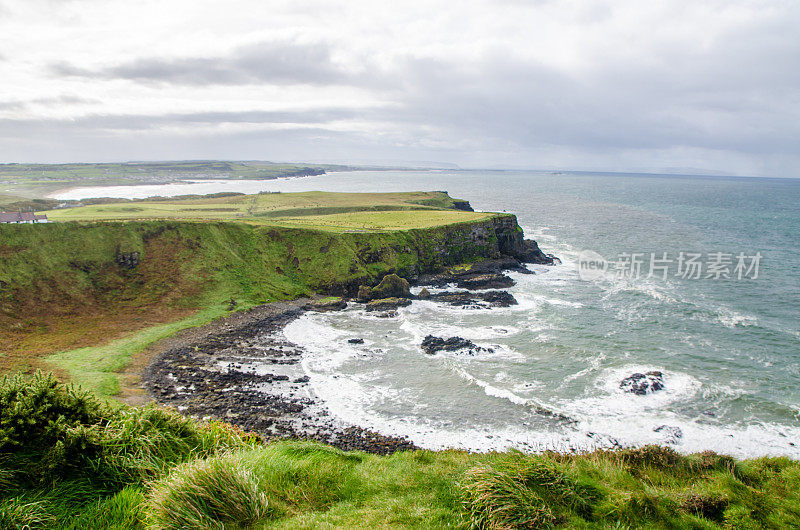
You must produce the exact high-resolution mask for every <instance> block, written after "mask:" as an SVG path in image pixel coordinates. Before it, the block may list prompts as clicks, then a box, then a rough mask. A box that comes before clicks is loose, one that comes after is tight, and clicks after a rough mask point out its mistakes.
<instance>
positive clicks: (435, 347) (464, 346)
mask: <svg viewBox="0 0 800 530" xmlns="http://www.w3.org/2000/svg"><path fill="white" fill-rule="evenodd" d="M421 346H422V351H424V352H425V353H427V354H428V355H433V354H435V353H436V352H438V351H459V350H467V351H468V352H469V353H470V354H474V353H475V352H481V351H483V352H490V353H491V352H492V351H493V350H492V349H491V348H484V347H482V346H476V345H475V343H474V342H472V341H471V340H468V339H464V338H461V337H450V338H448V339H443V338H441V337H435V336H433V335H428V336H426V337H425V338H424V339H423V340H422V345H421Z"/></svg>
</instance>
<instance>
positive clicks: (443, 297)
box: [419, 291, 518, 307]
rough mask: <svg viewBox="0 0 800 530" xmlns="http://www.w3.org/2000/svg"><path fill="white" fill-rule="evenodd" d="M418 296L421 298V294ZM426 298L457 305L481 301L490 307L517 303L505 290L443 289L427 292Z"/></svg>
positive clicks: (461, 305)
mask: <svg viewBox="0 0 800 530" xmlns="http://www.w3.org/2000/svg"><path fill="white" fill-rule="evenodd" d="M419 298H420V299H423V298H422V296H420V297H419ZM426 299H427V300H431V301H433V302H443V303H446V304H450V305H452V306H458V307H467V306H474V305H480V303H481V302H483V303H485V304H488V305H489V306H491V307H509V306H512V305H517V303H518V302H517V300H516V299H515V298H514V296H513V295H512V294H511V293H509V292H507V291H484V292H481V293H472V292H470V291H443V292H441V293H436V294H428V297H427V298H426Z"/></svg>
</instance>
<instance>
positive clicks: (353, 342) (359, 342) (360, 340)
mask: <svg viewBox="0 0 800 530" xmlns="http://www.w3.org/2000/svg"><path fill="white" fill-rule="evenodd" d="M347 342H348V343H350V344H364V339H360V338H359V339H348V340H347Z"/></svg>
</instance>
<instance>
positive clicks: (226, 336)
mask: <svg viewBox="0 0 800 530" xmlns="http://www.w3.org/2000/svg"><path fill="white" fill-rule="evenodd" d="M537 250H538V247H537ZM539 261H540V262H542V261H543V262H544V263H548V264H551V263H553V259H552V257H550V256H547V255H544V254H543V258H539ZM506 270H515V271H524V272H527V273H531V271H529V270H528V269H527V268H526V266H525V265H524V263H523V262H521V261H519V260H518V259H516V258H511V257H503V258H501V259H493V260H485V261H483V262H479V263H476V264H474V265H473V266H472V267H469V268H464V269H460V270H448V271H445V272H441V273H438V274H426V275H423V276H420V277H418V278H416V279H415V282H414V283H415V285H416V286H417V287H422V290H421V292H420V294H418V295H413V294H411V290H410V287H411V285H410V283H409V282H408V281H407V280H405V279H403V278H400V277H399V276H397V275H394V274H389V275H386V276H385V277H384V278H383V279H382V281H381V282H380V283H378V285H376V286H373V287H369V286H361V288H360V289H359V293H358V296H357V297H356V298H355V299H353V300H351V301H350V303H356V304H359V303H361V304H364V307H365V309H366V310H367V311H376V312H378V315H377V316H380V317H382V318H392V317H395V316H396V312H395V310H396V309H397V308H398V307H403V306H406V305H408V304H410V303H411V301H412V299H425V300H431V301H435V302H438V303H442V304H448V305H453V306H459V307H465V308H470V307H472V308H476V309H481V308H490V307H508V306H509V305H512V304H516V303H517V302H516V300H515V299H514V297H513V296H512V295H511V294H510V293H508V292H507V291H501V290H497V288H499V287H508V286H510V285H512V284H513V281H512V280H511V278H509V277H508V276H507V275H505V274H504V271H506ZM446 286H456V290H441V289H436V288H437V287H439V288H442V287H446ZM428 287H430V288H431V289H433V290H436V291H437V292H436V293H435V294H430V293H429V292H428V289H427V288H428ZM467 288H469V289H478V290H477V291H471V290H467ZM347 305H348V302H347V301H345V300H343V299H339V298H336V299H324V298H318V299H308V298H304V299H298V300H294V301H290V302H275V303H271V304H266V305H262V306H258V307H254V308H252V309H250V310H247V311H242V312H237V313H234V314H232V315H230V316H229V317H226V318H223V319H220V320H217V321H214V322H212V323H210V324H208V325H206V326H203V327H201V328H196V329H194V330H191V331H189V332H186V333H183V334H180V335H179V336H176V337H173V338H171V339H169V340H168V341H167V342H166V344H165V345H164V347H162V348H160V351H158V353H156V355H155V356H154V358H153V359H152V361H151V362H150V364H149V365H148V366H147V367H146V368H145V370H144V371H143V374H142V384H143V386H144V388H145V389H146V391H147V392H148V394H149V395H150V396H152V398H153V399H154V400H155V401H157V402H158V403H160V404H163V405H166V406H169V407H174V408H175V409H177V410H178V411H180V412H181V413H183V414H185V415H189V416H192V417H195V418H198V419H218V420H223V421H226V422H229V423H231V424H233V425H236V426H238V427H240V428H242V429H244V430H247V431H252V432H255V433H258V434H259V435H261V436H262V437H264V438H265V439H269V440H271V439H285V438H288V439H308V440H316V441H320V442H324V443H327V444H330V445H333V446H335V447H338V448H340V449H344V450H362V451H367V452H371V453H376V454H391V453H393V452H395V451H398V450H408V449H414V448H416V446H415V445H414V444H413V443H412V442H411V441H410V440H408V439H406V438H402V437H393V436H384V435H382V434H379V433H376V432H373V431H370V430H368V429H364V428H362V427H360V426H358V425H350V424H347V423H346V422H343V421H341V420H340V419H338V418H336V417H335V416H334V415H333V414H331V412H330V410H329V409H328V408H327V407H326V405H325V403H324V401H323V400H321V399H320V398H319V397H318V396H316V395H315V393H314V391H313V389H312V386H311V384H310V378H309V376H308V375H307V374H306V373H305V372H304V370H303V368H302V365H301V361H302V358H303V350H302V349H301V348H300V347H298V346H297V345H296V344H293V343H291V342H290V341H288V340H287V339H286V337H285V336H284V335H283V328H284V327H285V326H286V325H287V324H289V323H290V322H292V321H293V320H295V319H297V318H298V317H300V316H301V315H302V314H303V313H304V312H306V311H337V310H342V309H344V308H346V307H347ZM348 342H350V343H351V344H359V343H363V339H360V338H358V337H353V338H351V339H349V340H348ZM420 347H421V348H422V350H423V351H425V352H426V353H429V354H434V353H435V352H436V351H439V350H450V351H452V350H455V349H464V348H466V350H469V351H472V350H478V351H480V348H478V347H476V346H475V345H474V344H472V343H471V342H470V341H468V340H466V339H462V338H461V337H449V338H439V337H430V338H429V339H426V341H425V342H424V343H423V344H421V345H420Z"/></svg>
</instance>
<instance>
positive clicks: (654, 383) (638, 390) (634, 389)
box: [619, 370, 664, 396]
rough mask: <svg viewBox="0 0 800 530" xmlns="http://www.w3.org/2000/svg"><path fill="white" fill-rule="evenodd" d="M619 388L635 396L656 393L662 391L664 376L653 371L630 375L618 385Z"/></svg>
mask: <svg viewBox="0 0 800 530" xmlns="http://www.w3.org/2000/svg"><path fill="white" fill-rule="evenodd" d="M619 387H620V388H621V389H622V390H624V391H625V392H630V393H631V394H636V395H637V396H644V395H646V394H649V393H652V392H658V391H659V390H663V389H664V374H662V373H661V372H659V371H655V370H654V371H651V372H645V373H643V374H641V373H635V374H631V375H629V376H628V377H626V378H625V379H623V380H622V381H621V382H620V383H619Z"/></svg>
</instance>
